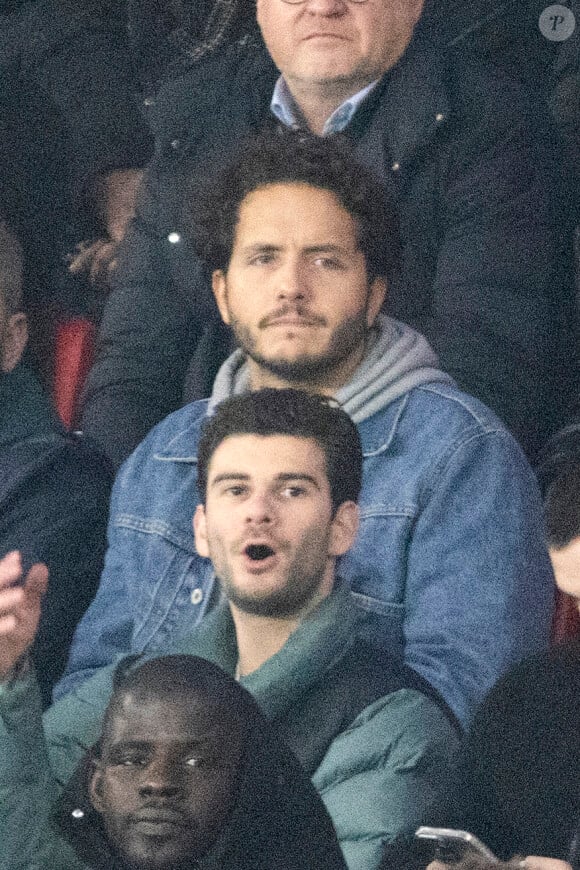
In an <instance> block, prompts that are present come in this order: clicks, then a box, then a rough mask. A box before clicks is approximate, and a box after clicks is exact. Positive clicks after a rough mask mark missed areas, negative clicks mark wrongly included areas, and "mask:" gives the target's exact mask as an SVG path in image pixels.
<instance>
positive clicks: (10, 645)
mask: <svg viewBox="0 0 580 870" xmlns="http://www.w3.org/2000/svg"><path fill="white" fill-rule="evenodd" d="M22 579H23V572H22V560H21V557H20V553H18V552H16V551H14V552H12V553H8V555H7V556H4V558H3V559H0V680H2V681H4V680H7V679H8V678H9V677H10V674H11V673H12V671H13V669H14V667H15V666H16V665H17V664H18V662H19V660H20V659H21V658H22V656H23V655H24V654H25V653H26V652H27V651H28V650H29V649H30V647H31V646H32V644H33V642H34V638H35V637H36V631H37V629H38V622H39V619H40V607H41V602H42V596H43V595H44V593H45V591H46V586H47V583H48V568H47V567H46V565H42V564H41V563H37V564H36V565H33V566H32V568H31V569H30V571H29V572H28V574H27V575H26V577H25V578H24V582H23V583H22V582H21V581H22ZM16 583H19V585H18V586H17V585H15V584H16Z"/></svg>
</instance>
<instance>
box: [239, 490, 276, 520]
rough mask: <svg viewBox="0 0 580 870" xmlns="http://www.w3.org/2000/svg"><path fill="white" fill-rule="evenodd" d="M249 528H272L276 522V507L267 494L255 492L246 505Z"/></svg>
mask: <svg viewBox="0 0 580 870" xmlns="http://www.w3.org/2000/svg"><path fill="white" fill-rule="evenodd" d="M245 509H246V524H247V525H248V526H268V527H269V526H270V525H271V524H272V523H273V522H274V507H273V504H272V499H271V497H270V496H269V494H268V493H267V492H259V491H256V492H253V493H252V494H251V496H250V498H249V499H248V500H247V501H246V503H245Z"/></svg>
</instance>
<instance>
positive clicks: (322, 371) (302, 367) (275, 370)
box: [230, 311, 368, 384]
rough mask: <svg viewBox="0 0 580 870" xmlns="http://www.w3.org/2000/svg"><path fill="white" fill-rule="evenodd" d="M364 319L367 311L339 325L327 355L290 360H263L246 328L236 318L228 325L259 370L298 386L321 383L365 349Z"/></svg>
mask: <svg viewBox="0 0 580 870" xmlns="http://www.w3.org/2000/svg"><path fill="white" fill-rule="evenodd" d="M366 318H367V315H366V311H363V312H359V313H358V314H356V315H354V316H353V317H351V318H349V319H348V320H345V321H344V322H343V323H341V324H340V326H338V327H337V328H336V329H335V331H334V333H333V334H332V337H331V339H330V343H329V345H328V348H327V349H326V351H324V352H320V353H317V354H309V353H304V354H302V355H301V356H298V357H294V358H292V359H287V358H286V357H282V356H280V357H266V356H264V355H263V354H262V353H260V352H259V351H258V350H256V341H255V339H254V336H253V335H252V333H251V331H250V330H249V329H248V328H247V327H246V326H244V325H243V324H241V323H240V322H239V321H238V320H236V318H235V317H231V319H230V325H231V328H232V330H233V332H234V335H235V337H236V340H237V342H238V344H239V345H240V347H241V349H242V350H243V351H244V353H245V354H246V355H247V356H249V357H250V358H251V359H252V360H253V361H254V362H255V363H256V364H257V365H258V366H260V368H262V369H265V370H266V371H268V372H270V373H271V374H273V375H275V376H276V377H277V378H280V380H283V381H287V382H288V383H290V384H294V383H296V384H301V383H309V382H311V383H320V382H321V381H324V380H325V379H327V377H328V376H331V375H332V373H333V371H334V370H335V369H336V368H338V366H340V364H341V363H343V362H344V361H345V360H347V359H348V358H349V356H350V355H351V354H353V353H354V351H355V350H356V349H357V347H360V346H364V342H365V339H366V334H367V331H368V328H367V319H366Z"/></svg>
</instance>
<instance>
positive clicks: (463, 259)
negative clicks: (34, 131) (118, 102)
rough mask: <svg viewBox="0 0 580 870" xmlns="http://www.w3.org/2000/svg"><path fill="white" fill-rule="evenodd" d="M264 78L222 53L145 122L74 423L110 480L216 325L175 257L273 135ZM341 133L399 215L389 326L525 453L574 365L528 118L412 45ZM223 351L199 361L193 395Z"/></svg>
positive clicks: (545, 135) (186, 252) (546, 134)
mask: <svg viewBox="0 0 580 870" xmlns="http://www.w3.org/2000/svg"><path fill="white" fill-rule="evenodd" d="M277 75H278V73H277V70H276V69H275V67H274V65H273V63H272V61H271V59H270V57H269V55H268V54H267V52H266V51H265V49H264V48H263V47H262V48H261V49H259V48H257V47H255V46H254V48H253V49H252V50H251V51H250V50H249V49H248V48H244V47H240V46H233V47H232V48H231V49H230V51H229V52H226V51H224V53H223V54H221V53H216V55H214V56H213V57H210V58H209V59H207V60H206V62H204V63H200V64H199V65H197V66H195V67H194V68H193V69H192V70H191V71H190V72H189V73H187V74H186V75H184V76H183V77H181V78H179V79H176V80H175V81H172V82H170V83H168V85H167V86H166V87H165V88H164V89H162V90H161V91H160V93H159V94H158V97H157V105H155V106H152V107H151V118H150V120H151V123H152V125H153V127H154V129H155V132H156V135H157V153H156V157H155V159H154V160H153V163H152V165H151V167H150V170H149V173H148V177H147V179H146V184H145V187H144V190H143V192H142V198H141V202H140V205H139V207H138V215H137V218H136V220H135V221H134V223H133V226H132V229H130V231H129V233H128V236H127V238H126V240H125V244H124V247H123V249H122V250H121V252H120V256H119V266H118V271H117V275H116V281H115V283H116V288H115V290H114V292H113V293H112V295H111V296H110V298H109V301H108V305H107V308H106V311H105V316H104V321H103V325H102V332H101V336H100V346H99V350H98V355H97V360H96V364H95V366H94V368H93V370H92V372H91V374H90V376H89V381H88V386H87V393H86V407H85V412H84V427H85V430H86V431H88V432H90V433H91V434H92V435H93V436H94V437H95V438H96V439H97V440H98V441H99V442H100V443H101V444H102V445H103V446H104V448H105V450H106V451H107V453H108V455H109V456H110V457H112V458H113V460H114V461H115V462H118V461H120V460H121V459H123V458H124V457H126V456H127V454H128V453H129V452H130V451H131V450H132V448H133V447H134V446H135V445H136V444H137V443H138V442H139V441H140V440H141V439H142V438H143V437H144V435H145V434H146V433H147V431H148V430H149V429H150V428H151V427H152V426H153V425H154V424H155V423H156V422H158V421H159V420H160V419H162V418H163V416H165V415H166V414H167V413H169V412H170V411H172V410H174V409H175V408H177V407H178V406H179V405H180V404H181V403H182V401H183V387H184V379H185V376H186V372H187V370H188V367H189V365H190V361H191V358H192V354H193V353H194V350H195V348H196V345H197V343H198V341H199V338H200V336H201V335H202V333H203V332H204V329H205V328H206V326H207V324H208V322H209V321H211V320H214V321H215V320H217V312H216V308H215V304H214V302H213V299H212V298H211V292H210V285H209V280H208V275H207V272H206V270H205V268H204V266H203V264H202V263H201V262H200V260H199V259H197V258H196V257H195V255H194V253H193V251H192V249H191V246H190V244H189V243H188V241H187V228H186V223H185V222H184V208H183V199H184V190H185V189H186V188H188V187H189V185H190V183H191V182H192V180H193V182H194V184H195V183H198V182H199V181H203V180H207V179H208V178H211V175H212V173H215V171H216V170H217V169H218V168H219V167H220V166H222V165H223V164H224V162H225V161H226V160H227V159H228V158H229V157H231V156H232V155H233V154H234V153H235V152H236V150H237V149H238V146H239V143H240V140H241V139H243V137H245V136H247V135H248V134H251V133H252V132H255V131H258V130H262V129H264V128H265V127H268V126H273V125H274V120H273V116H272V115H271V113H270V110H269V105H270V99H271V95H272V89H273V86H274V82H275V80H276V77H277ZM347 132H348V135H349V136H350V137H351V138H352V139H353V140H354V143H355V147H356V151H357V152H358V155H359V157H360V159H361V160H362V161H363V162H365V163H367V164H370V165H371V166H372V167H373V168H374V169H375V170H376V171H377V173H378V174H379V176H381V177H382V178H383V180H384V182H385V184H386V186H387V188H388V189H389V191H390V192H391V194H393V195H394V197H395V199H396V202H397V203H398V208H399V213H400V222H401V229H402V241H403V257H402V274H401V276H400V277H399V278H398V280H395V281H393V282H391V287H390V292H389V297H388V303H387V304H388V310H389V313H391V314H393V315H394V316H396V317H397V318H399V319H400V320H403V321H405V322H407V323H409V324H410V325H412V326H413V327H415V328H416V329H418V330H419V331H421V332H423V333H424V334H425V335H426V336H427V338H428V339H429V341H430V343H431V344H432V346H433V347H434V349H435V350H436V351H437V353H438V354H439V357H440V363H441V368H443V369H444V370H446V371H448V372H449V373H450V374H452V375H453V377H454V378H455V379H456V380H457V382H458V384H459V385H460V386H461V387H462V388H463V389H465V390H466V391H467V392H469V393H472V394H474V395H476V396H477V397H478V398H480V399H482V400H483V401H484V402H486V404H488V405H490V406H491V407H492V408H493V409H494V410H495V411H496V412H498V413H499V416H500V417H502V418H503V419H504V421H506V422H507V423H508V425H509V426H510V427H511V428H512V429H513V431H514V432H515V433H516V434H517V435H518V436H519V437H520V439H521V440H522V442H523V443H524V445H525V446H526V447H527V448H528V450H530V451H531V450H533V448H534V447H535V445H536V443H537V442H538V440H540V439H541V438H542V437H543V435H544V433H545V431H546V430H550V429H551V428H552V427H553V423H554V419H555V418H557V417H558V414H559V410H560V409H559V406H560V404H561V401H562V399H563V401H565V396H566V393H567V389H568V379H569V378H570V377H572V376H573V374H574V365H575V363H574V351H573V350H572V349H571V338H570V328H571V324H572V323H573V322H574V315H573V310H572V289H571V283H570V282H569V281H567V280H566V276H565V274H564V273H565V271H566V269H567V268H568V266H569V264H570V259H569V255H568V251H567V250H565V245H564V243H563V242H562V234H563V233H564V230H565V228H566V221H565V220H563V218H562V209H565V205H566V204H565V202H564V203H562V201H561V199H560V196H559V190H560V182H559V179H558V172H559V168H558V167H557V166H556V155H555V151H554V147H553V144H552V140H551V133H550V130H549V128H548V125H547V122H546V121H545V119H544V117H543V114H542V110H541V106H540V105H538V104H534V101H533V100H532V99H531V98H530V97H529V95H528V94H527V92H526V91H525V89H524V88H523V86H522V85H521V84H519V83H517V82H516V81H514V80H511V79H508V78H506V77H505V76H504V75H502V74H501V73H497V74H496V73H494V72H492V71H489V70H488V69H486V68H483V67H481V66H478V65H476V64H473V63H471V62H469V61H467V60H466V58H465V56H461V55H459V56H455V55H452V54H448V53H446V52H445V51H444V50H442V49H441V47H440V46H437V45H433V44H432V43H431V42H430V41H429V39H428V38H427V36H426V35H424V34H421V33H419V34H417V36H416V38H415V39H414V40H413V42H412V43H411V45H410V46H409V48H408V50H407V52H406V53H405V55H404V56H403V58H402V59H401V61H400V62H399V64H398V65H397V66H396V67H395V68H394V69H393V70H391V71H390V72H389V73H387V74H386V75H385V77H384V80H383V81H382V82H381V84H380V85H379V87H378V88H377V89H375V91H374V92H373V93H372V94H371V95H370V96H369V97H368V99H367V100H366V101H365V103H363V105H362V106H361V107H360V108H359V110H358V112H357V113H356V115H355V118H354V119H353V121H352V122H351V124H350V126H349V128H348V131H347ZM195 198H196V193H195V190H194V191H193V193H191V194H190V195H189V196H188V202H189V205H190V206H191V205H192V204H193V207H195ZM567 239H569V235H568V236H567ZM568 277H569V276H568ZM220 343H221V345H222V347H220ZM226 344H227V341H223V339H220V341H214V342H213V346H211V348H210V350H211V354H210V356H213V357H214V358H213V359H212V360H210V361H209V362H208V361H207V360H206V361H205V370H204V372H203V374H204V375H205V381H206V382H205V384H203V390H202V391H204V392H206V394H207V390H208V384H211V375H212V373H213V372H214V371H215V370H216V368H217V364H218V363H219V362H221V360H222V359H223V356H224V354H225V351H226V348H225V347H224V345H226ZM216 357H218V359H216ZM195 397H199V395H198V396H195V395H189V396H188V398H195ZM563 397H564V398H563Z"/></svg>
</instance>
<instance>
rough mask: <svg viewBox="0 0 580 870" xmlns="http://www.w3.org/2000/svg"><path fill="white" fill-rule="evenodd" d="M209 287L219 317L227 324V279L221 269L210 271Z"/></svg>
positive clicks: (228, 317)
mask: <svg viewBox="0 0 580 870" xmlns="http://www.w3.org/2000/svg"><path fill="white" fill-rule="evenodd" d="M211 289H212V290H213V295H214V296H215V301H216V304H217V307H218V310H219V313H220V314H221V318H222V320H223V322H224V323H227V324H228V326H229V323H230V314H229V311H228V294H227V280H226V275H225V272H224V271H223V269H216V270H215V272H212V276H211Z"/></svg>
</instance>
